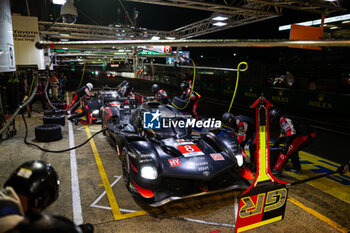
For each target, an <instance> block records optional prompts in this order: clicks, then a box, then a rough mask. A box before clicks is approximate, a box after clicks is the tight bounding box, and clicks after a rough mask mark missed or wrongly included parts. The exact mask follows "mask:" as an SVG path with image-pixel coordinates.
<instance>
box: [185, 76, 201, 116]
mask: <svg viewBox="0 0 350 233" xmlns="http://www.w3.org/2000/svg"><path fill="white" fill-rule="evenodd" d="M180 88H181V90H182V95H181V97H180V98H181V99H187V100H188V99H190V102H189V105H188V107H187V109H189V112H190V113H191V115H192V116H193V117H194V118H196V120H199V117H198V113H197V108H198V103H199V99H200V98H201V96H200V95H199V94H198V93H197V92H195V91H193V92H192V95H191V90H192V82H191V81H183V82H182V83H181V84H180Z"/></svg>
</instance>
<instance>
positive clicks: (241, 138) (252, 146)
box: [222, 112, 256, 164]
mask: <svg viewBox="0 0 350 233" xmlns="http://www.w3.org/2000/svg"><path fill="white" fill-rule="evenodd" d="M222 122H223V123H224V124H227V125H228V126H230V127H232V128H233V133H234V134H235V136H236V137H237V140H238V142H239V143H240V145H241V148H242V149H244V147H245V146H246V145H247V143H248V142H249V153H250V160H251V161H250V162H251V163H253V164H256V155H255V151H256V141H255V139H256V124H255V119H254V118H252V117H249V116H243V115H238V116H235V115H233V114H232V113H230V112H226V113H224V114H223V115H222Z"/></svg>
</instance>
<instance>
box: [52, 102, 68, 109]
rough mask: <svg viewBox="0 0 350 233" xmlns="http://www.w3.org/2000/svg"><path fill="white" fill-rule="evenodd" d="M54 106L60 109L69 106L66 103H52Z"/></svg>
mask: <svg viewBox="0 0 350 233" xmlns="http://www.w3.org/2000/svg"><path fill="white" fill-rule="evenodd" d="M52 105H53V106H55V107H56V108H58V109H64V108H65V107H66V105H67V104H66V102H65V101H57V102H52Z"/></svg>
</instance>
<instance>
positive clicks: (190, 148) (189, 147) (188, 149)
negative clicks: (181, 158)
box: [185, 145, 194, 152]
mask: <svg viewBox="0 0 350 233" xmlns="http://www.w3.org/2000/svg"><path fill="white" fill-rule="evenodd" d="M185 149H186V151H187V152H194V148H192V147H191V146H190V145H186V146H185Z"/></svg>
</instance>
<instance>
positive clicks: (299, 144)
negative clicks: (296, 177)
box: [269, 108, 316, 175]
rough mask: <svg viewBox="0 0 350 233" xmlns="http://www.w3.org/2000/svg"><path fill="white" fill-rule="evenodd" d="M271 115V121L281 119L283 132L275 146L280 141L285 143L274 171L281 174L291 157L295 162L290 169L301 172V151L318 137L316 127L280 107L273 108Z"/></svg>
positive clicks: (280, 123)
mask: <svg viewBox="0 0 350 233" xmlns="http://www.w3.org/2000/svg"><path fill="white" fill-rule="evenodd" d="M269 115H270V121H271V122H274V121H277V120H279V125H280V127H281V133H280V135H279V137H278V138H277V140H276V142H275V147H277V146H278V145H279V144H280V143H283V144H284V146H283V147H282V150H281V152H280V154H279V156H278V158H277V162H276V164H275V166H274V169H273V170H272V173H273V174H275V175H281V174H282V168H283V166H284V164H285V163H286V161H287V159H288V158H290V159H291V161H292V164H293V168H292V169H290V171H291V172H295V173H299V174H300V173H301V165H300V160H299V151H300V150H301V149H303V148H305V147H306V146H308V145H309V144H310V143H311V142H312V141H313V139H314V138H315V137H316V133H315V129H314V128H313V127H312V126H311V125H309V124H307V123H305V122H304V121H301V120H299V119H296V118H295V117H293V116H287V115H285V114H282V112H281V110H280V109H278V108H273V109H271V110H270V113H269Z"/></svg>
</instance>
